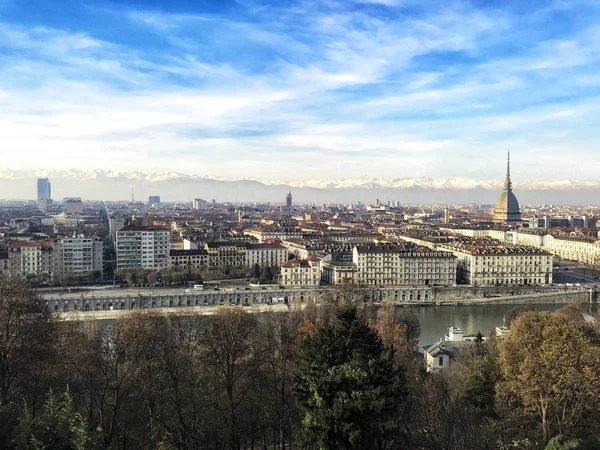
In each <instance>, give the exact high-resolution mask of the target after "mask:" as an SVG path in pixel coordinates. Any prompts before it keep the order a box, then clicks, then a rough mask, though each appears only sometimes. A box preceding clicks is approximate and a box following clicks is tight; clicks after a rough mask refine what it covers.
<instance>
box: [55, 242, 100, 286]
mask: <svg viewBox="0 0 600 450" xmlns="http://www.w3.org/2000/svg"><path fill="white" fill-rule="evenodd" d="M90 272H99V274H100V276H102V272H103V244H102V239H100V238H99V237H95V236H94V237H85V236H82V235H79V236H71V237H63V238H59V239H57V240H56V241H55V242H54V275H55V278H56V279H60V278H62V277H65V276H70V275H75V276H77V275H84V274H86V273H90Z"/></svg>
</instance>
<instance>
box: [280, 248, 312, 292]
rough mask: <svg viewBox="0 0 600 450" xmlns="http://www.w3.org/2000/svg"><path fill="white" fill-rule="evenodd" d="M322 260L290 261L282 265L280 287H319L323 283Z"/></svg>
mask: <svg viewBox="0 0 600 450" xmlns="http://www.w3.org/2000/svg"><path fill="white" fill-rule="evenodd" d="M320 261H321V258H319V257H317V256H312V257H310V258H308V259H295V258H294V259H290V260H289V261H287V262H286V263H284V264H282V265H281V268H280V272H279V285H280V286H284V287H304V288H306V287H318V286H319V284H320V282H321V269H320Z"/></svg>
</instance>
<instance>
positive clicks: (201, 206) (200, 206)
mask: <svg viewBox="0 0 600 450" xmlns="http://www.w3.org/2000/svg"><path fill="white" fill-rule="evenodd" d="M192 207H193V208H194V209H195V210H197V211H203V210H206V209H208V202H207V201H206V200H202V199H201V198H195V199H194V202H193V205H192Z"/></svg>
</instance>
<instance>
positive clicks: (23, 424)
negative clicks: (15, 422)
mask: <svg viewBox="0 0 600 450" xmlns="http://www.w3.org/2000/svg"><path fill="white" fill-rule="evenodd" d="M14 442H15V448H16V449H17V450H43V449H52V450H95V449H100V448H102V435H101V432H100V430H94V431H89V430H88V425H87V423H86V421H85V420H84V419H83V417H81V414H79V413H78V412H77V410H76V409H75V405H74V403H73V398H72V397H71V394H70V392H69V390H68V389H67V391H66V392H65V393H64V394H63V395H62V396H61V397H57V396H56V395H54V394H53V393H49V394H48V396H47V398H46V402H45V403H44V406H43V408H42V413H41V414H39V415H38V416H36V417H34V416H33V415H32V413H31V412H30V411H29V410H28V409H25V410H24V411H23V413H22V415H21V418H20V421H19V426H18V427H17V428H16V430H15V439H14Z"/></svg>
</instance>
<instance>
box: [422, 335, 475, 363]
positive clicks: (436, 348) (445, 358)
mask: <svg viewBox="0 0 600 450" xmlns="http://www.w3.org/2000/svg"><path fill="white" fill-rule="evenodd" d="M476 339H477V336H475V335H470V336H465V335H464V333H463V330H462V329H460V328H457V327H449V328H448V334H447V335H446V336H444V338H443V339H442V340H440V341H439V342H436V343H435V344H431V345H427V346H425V347H423V350H424V353H423V355H424V357H425V365H426V369H427V372H430V373H439V372H441V371H442V370H445V369H447V368H448V367H449V366H450V361H451V360H452V359H453V358H454V357H456V356H457V355H458V353H460V352H461V351H462V350H464V349H466V348H468V347H469V346H471V345H472V344H473V343H474V342H475V341H476ZM483 340H485V338H483Z"/></svg>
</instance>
